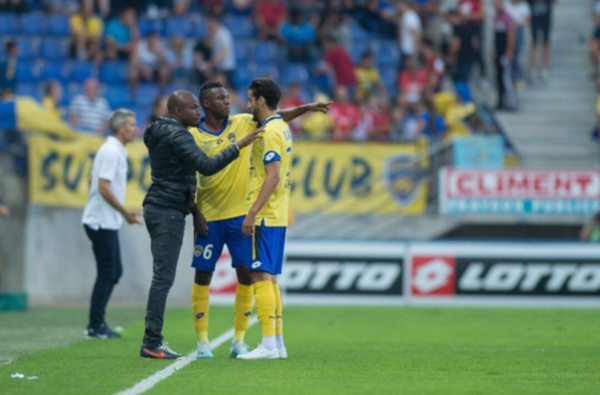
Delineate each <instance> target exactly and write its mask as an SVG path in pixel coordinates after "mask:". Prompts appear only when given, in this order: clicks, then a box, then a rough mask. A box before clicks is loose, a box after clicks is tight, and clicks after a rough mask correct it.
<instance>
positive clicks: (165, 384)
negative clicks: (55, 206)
mask: <svg viewBox="0 0 600 395" xmlns="http://www.w3.org/2000/svg"><path fill="white" fill-rule="evenodd" d="M190 315H191V314H190V313H189V311H187V310H172V311H171V312H170V313H169V314H168V316H167V318H166V327H165V334H166V336H167V340H169V345H170V346H171V347H172V348H173V349H175V350H176V351H180V352H185V353H187V352H189V351H191V350H192V349H193V348H194V345H195V334H194V332H193V327H192V322H191V318H190ZM142 316H143V311H141V310H118V309H113V310H111V312H110V317H109V322H111V323H112V324H113V325H120V324H122V323H126V322H127V321H128V320H129V321H131V320H136V321H135V322H132V323H130V324H128V325H126V329H125V332H124V338H123V339H122V340H111V341H109V340H105V341H96V340H94V341H91V340H88V341H79V339H81V333H82V328H83V325H82V324H81V323H82V322H85V311H83V310H66V309H64V310H60V309H53V310H46V311H43V312H42V311H40V310H32V311H30V312H27V313H6V314H1V315H0V344H2V345H3V346H2V347H0V359H3V358H7V357H6V355H7V354H6V353H7V352H6V346H5V345H7V344H9V345H10V347H11V348H9V350H12V351H10V353H9V354H8V355H10V358H11V359H14V358H17V357H18V358H17V359H16V360H15V361H14V362H12V363H11V364H8V365H3V366H0V393H1V394H38V393H39V394H46V393H55V394H82V393H85V394H112V393H115V392H118V391H121V390H124V389H126V388H128V387H131V386H132V385H134V384H135V383H137V382H138V381H140V380H142V379H144V378H146V377H148V376H149V375H151V374H152V373H154V372H155V371H157V370H159V369H161V368H163V367H165V366H167V365H168V364H169V362H168V361H155V360H142V359H140V358H139V357H138V352H139V346H140V341H141V335H142V332H143V324H142V322H141V320H140V318H141V317H142ZM42 318H43V320H42ZM285 319H286V321H285V331H286V333H285V336H286V345H287V349H288V354H289V355H290V359H289V360H285V361H283V360H276V361H236V360H230V359H229V358H228V357H227V352H228V345H229V342H227V343H225V344H224V345H222V346H221V347H219V348H218V349H216V350H215V351H214V353H215V357H216V358H215V359H214V360H202V361H194V362H193V363H191V364H190V365H188V366H187V367H185V368H184V369H182V370H180V371H177V372H176V373H175V374H173V375H172V376H171V377H169V378H168V379H166V380H164V381H162V382H160V383H159V384H158V385H157V386H156V387H154V388H153V389H152V390H150V391H149V392H148V393H149V394H171V393H176V394H178V395H179V394H236V395H239V394H244V393H247V394H253V393H259V392H260V393H267V392H270V393H280V394H311V395H316V394H388V393H431V394H442V393H444V394H445V393H456V394H464V393H481V394H489V393H499V394H549V393H573V394H593V393H598V391H599V388H600V387H599V386H600V334H599V333H600V332H599V328H600V314H599V313H598V311H595V310H549V309H540V310H534V309H523V310H517V309H475V308H471V309H458V308H455V309H454V308H450V309H435V308H394V307H385V308H383V307H382V308H372V307H361V308H350V307H302V308H301V307H290V308H288V309H287V310H286V318H285ZM55 320H56V321H60V323H57V322H55ZM231 325H232V309H231V308H213V309H212V311H211V328H210V332H211V335H212V337H213V338H216V337H217V336H218V335H219V334H221V333H223V332H224V331H226V330H227V329H229V328H230V327H231ZM44 327H48V328H52V329H51V330H46V329H43V328H44ZM36 329H37V330H36ZM40 329H42V330H40ZM58 332H60V333H61V334H60V336H58V340H56V339H54V340H52V341H50V342H48V341H46V340H45V339H46V338H47V337H48V338H50V337H51V336H53V335H56V334H57V333H58ZM259 332H260V330H259V326H258V325H257V326H254V327H252V328H251V329H250V330H249V333H248V336H247V341H248V343H249V344H250V345H251V346H252V347H254V346H255V345H256V343H258V341H259V340H260V333H259ZM55 337H56V336H55ZM30 342H31V343H32V344H30ZM48 343H50V344H48ZM40 346H41V348H48V347H53V348H51V349H43V350H42V349H40V350H39V351H36V352H34V349H35V348H36V347H40ZM15 372H20V373H23V374H25V375H26V376H32V375H35V376H38V377H39V379H38V380H17V379H11V378H10V374H11V373H15Z"/></svg>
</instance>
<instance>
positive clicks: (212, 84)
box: [198, 80, 225, 104]
mask: <svg viewBox="0 0 600 395" xmlns="http://www.w3.org/2000/svg"><path fill="white" fill-rule="evenodd" d="M216 88H225V87H224V86H223V84H221V83H220V82H219V81H213V80H209V81H205V82H204V83H202V85H200V92H199V93H198V97H199V98H200V104H202V100H207V99H208V92H209V91H211V90H212V89H216Z"/></svg>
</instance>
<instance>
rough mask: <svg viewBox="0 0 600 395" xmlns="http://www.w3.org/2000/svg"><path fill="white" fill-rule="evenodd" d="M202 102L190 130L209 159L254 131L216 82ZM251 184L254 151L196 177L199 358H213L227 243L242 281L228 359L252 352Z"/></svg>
mask: <svg viewBox="0 0 600 395" xmlns="http://www.w3.org/2000/svg"><path fill="white" fill-rule="evenodd" d="M199 98H200V104H201V105H202V109H203V111H204V114H205V116H204V117H203V118H201V120H200V124H199V125H198V127H193V128H190V133H191V134H192V136H193V137H194V140H195V142H196V144H197V146H198V147H199V148H200V149H201V150H202V151H204V152H205V153H206V154H207V155H216V154H218V153H219V152H221V151H223V150H225V149H227V147H229V146H230V145H231V144H235V142H236V141H237V140H239V139H241V138H243V137H244V136H246V135H248V134H249V133H251V132H252V131H254V130H255V129H256V126H257V122H256V120H254V119H253V117H252V115H251V114H238V115H230V106H231V100H230V95H229V93H228V92H227V89H226V88H225V87H224V86H223V85H222V84H221V83H220V82H218V81H207V82H205V83H204V84H202V86H201V87H200V93H199ZM329 104H330V103H310V104H305V105H302V106H299V107H294V108H290V109H286V110H281V111H279V113H280V114H281V116H282V117H283V118H284V119H286V120H291V119H294V118H296V117H299V116H301V115H302V114H304V113H306V112H308V111H318V112H319V111H320V112H327V110H328V106H329ZM249 182H250V152H249V151H246V150H244V151H241V152H240V157H239V158H238V160H236V161H235V162H233V163H232V164H231V165H230V166H228V167H226V168H225V169H223V170H221V171H220V172H218V173H216V174H214V175H212V176H204V175H200V174H198V188H197V193H196V208H195V210H194V211H193V213H192V214H193V215H194V224H195V230H196V238H195V243H194V255H193V258H192V267H193V268H195V269H196V272H195V277H194V284H193V286H192V312H193V317H194V327H195V330H196V334H197V336H198V354H197V357H198V358H200V359H203V358H213V354H212V351H211V349H210V343H209V341H208V321H209V304H210V303H209V302H210V292H209V286H210V282H211V279H212V274H213V272H214V270H215V265H216V263H217V260H218V259H219V257H220V256H221V253H222V251H223V247H224V246H225V245H227V248H228V250H229V253H230V254H231V259H232V266H233V267H234V268H235V270H236V273H237V278H238V286H237V290H236V296H235V302H234V317H235V318H234V331H235V332H234V337H233V340H232V343H231V348H230V356H231V357H232V358H235V357H237V355H240V354H243V353H246V352H248V347H247V346H246V344H245V343H244V336H245V333H246V329H247V328H248V323H249V321H250V314H251V312H252V300H253V295H254V288H253V286H252V280H251V278H250V273H249V270H248V266H249V265H250V264H252V239H251V238H250V237H248V236H245V235H244V234H243V233H242V223H243V221H244V219H245V215H246V213H247V212H248V208H247V205H246V196H247V195H248V188H249Z"/></svg>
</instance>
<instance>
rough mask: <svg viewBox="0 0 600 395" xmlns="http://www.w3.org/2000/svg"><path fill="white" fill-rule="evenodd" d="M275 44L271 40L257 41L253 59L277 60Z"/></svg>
mask: <svg viewBox="0 0 600 395" xmlns="http://www.w3.org/2000/svg"><path fill="white" fill-rule="evenodd" d="M277 57H278V50H277V44H275V43H274V42H271V41H257V42H256V45H255V46H254V60H255V61H256V62H257V63H272V62H277V60H278V59H277Z"/></svg>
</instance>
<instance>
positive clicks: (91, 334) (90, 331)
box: [86, 324, 122, 339]
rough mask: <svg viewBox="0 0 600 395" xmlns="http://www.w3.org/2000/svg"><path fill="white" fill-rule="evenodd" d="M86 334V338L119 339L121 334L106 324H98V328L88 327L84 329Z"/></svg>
mask: <svg viewBox="0 0 600 395" xmlns="http://www.w3.org/2000/svg"><path fill="white" fill-rule="evenodd" d="M86 336H87V338H88V339H120V338H121V337H122V336H121V335H120V334H118V333H116V332H114V331H113V330H112V329H110V328H109V327H108V326H107V325H106V324H102V325H100V327H98V328H92V327H88V328H87V330H86Z"/></svg>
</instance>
